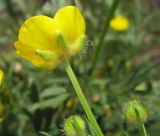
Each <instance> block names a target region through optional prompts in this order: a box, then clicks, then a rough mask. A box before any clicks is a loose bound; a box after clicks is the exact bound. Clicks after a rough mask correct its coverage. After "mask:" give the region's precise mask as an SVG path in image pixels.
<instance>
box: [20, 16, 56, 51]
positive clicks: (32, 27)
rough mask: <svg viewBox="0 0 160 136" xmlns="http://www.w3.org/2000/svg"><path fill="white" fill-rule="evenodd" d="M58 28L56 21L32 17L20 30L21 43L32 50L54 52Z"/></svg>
mask: <svg viewBox="0 0 160 136" xmlns="http://www.w3.org/2000/svg"><path fill="white" fill-rule="evenodd" d="M56 28H57V27H56V24H55V23H54V20H53V19H52V18H50V17H47V16H42V15H40V16H34V17H31V18H30V19H28V20H26V21H25V22H24V24H23V25H22V26H21V28H20V31H19V41H20V42H21V43H22V44H23V45H24V46H26V47H29V48H31V49H41V50H54V46H55V39H54V32H55V30H56Z"/></svg>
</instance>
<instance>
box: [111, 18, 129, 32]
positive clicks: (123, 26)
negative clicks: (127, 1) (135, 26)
mask: <svg viewBox="0 0 160 136" xmlns="http://www.w3.org/2000/svg"><path fill="white" fill-rule="evenodd" d="M110 27H111V28H112V29H113V30H115V31H118V32H121V31H125V30H127V29H128V27H129V21H128V19H127V18H125V17H123V16H117V17H115V18H113V19H112V20H111V21H110Z"/></svg>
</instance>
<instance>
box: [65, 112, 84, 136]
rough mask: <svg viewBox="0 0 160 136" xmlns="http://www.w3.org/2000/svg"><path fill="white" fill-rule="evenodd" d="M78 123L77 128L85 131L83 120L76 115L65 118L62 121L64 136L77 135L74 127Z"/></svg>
mask: <svg viewBox="0 0 160 136" xmlns="http://www.w3.org/2000/svg"><path fill="white" fill-rule="evenodd" d="M76 124H78V126H79V128H80V129H81V130H82V131H83V132H84V131H85V122H84V120H83V119H82V118H81V117H80V116H78V115H74V116H71V117H69V118H67V119H66V120H65V123H64V132H65V134H66V136H79V133H78V130H77V128H76V127H75V126H76Z"/></svg>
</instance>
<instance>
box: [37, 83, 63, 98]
mask: <svg viewBox="0 0 160 136" xmlns="http://www.w3.org/2000/svg"><path fill="white" fill-rule="evenodd" d="M65 92H66V89H65V88H64V87H61V86H51V87H49V88H47V89H45V90H44V91H43V92H42V93H40V96H39V97H40V99H43V98H46V97H51V96H56V95H60V94H62V93H65Z"/></svg>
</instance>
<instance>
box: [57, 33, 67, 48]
mask: <svg viewBox="0 0 160 136" xmlns="http://www.w3.org/2000/svg"><path fill="white" fill-rule="evenodd" d="M56 43H57V47H58V48H59V49H61V50H64V51H65V50H67V49H68V43H67V41H66V40H65V38H64V36H63V34H62V33H61V32H59V31H57V32H56Z"/></svg>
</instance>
